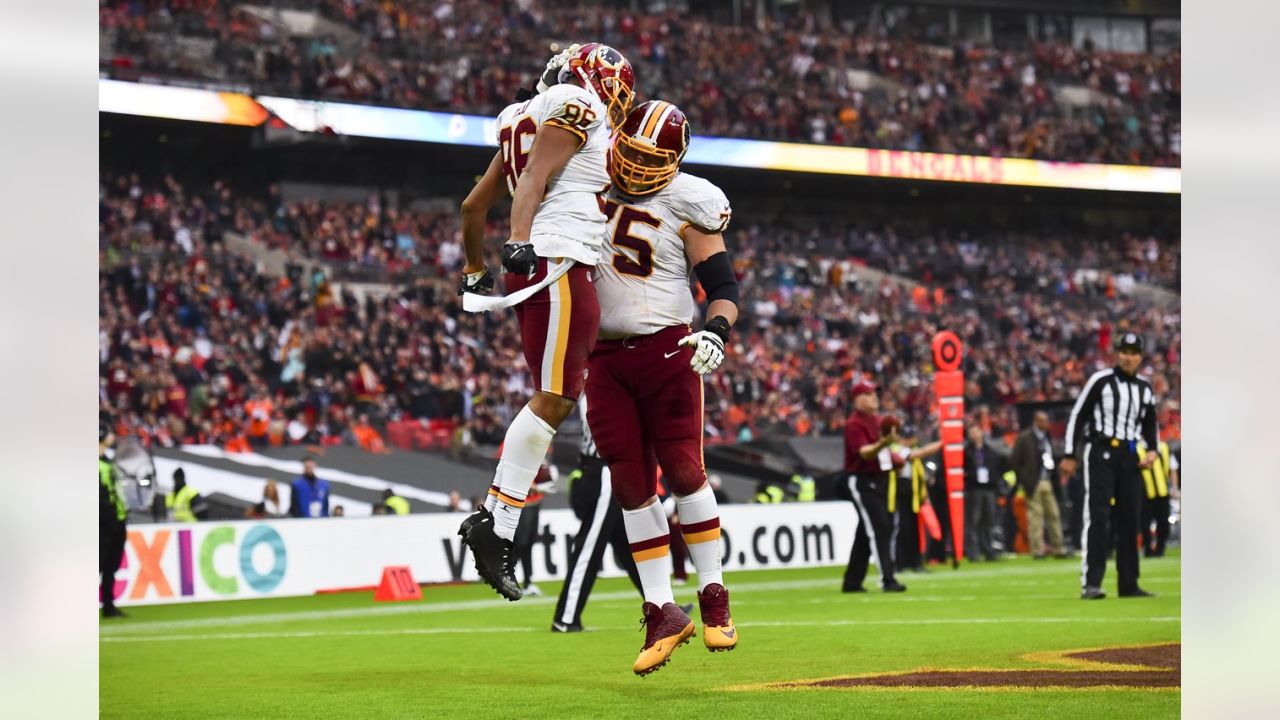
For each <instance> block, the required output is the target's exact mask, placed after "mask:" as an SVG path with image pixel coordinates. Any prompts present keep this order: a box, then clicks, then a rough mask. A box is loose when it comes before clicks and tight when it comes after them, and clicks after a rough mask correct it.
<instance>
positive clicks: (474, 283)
mask: <svg viewBox="0 0 1280 720" xmlns="http://www.w3.org/2000/svg"><path fill="white" fill-rule="evenodd" d="M491 292H493V273H491V272H489V268H485V269H484V270H481V271H480V272H477V273H470V274H468V273H463V274H462V284H461V285H459V286H458V294H459V295H461V294H463V293H475V294H477V295H488V294H489V293H491Z"/></svg>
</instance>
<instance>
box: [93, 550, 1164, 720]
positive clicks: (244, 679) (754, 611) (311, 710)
mask: <svg viewBox="0 0 1280 720" xmlns="http://www.w3.org/2000/svg"><path fill="white" fill-rule="evenodd" d="M1079 568H1080V565H1079V560H1050V561H1043V562H1032V561H1030V560H1021V559H1018V560H1005V561H1001V562H998V563H983V564H977V565H972V566H965V567H962V568H961V569H960V570H958V571H953V570H951V569H949V568H947V569H934V570H932V571H930V572H928V573H925V574H923V575H920V574H906V575H904V577H903V580H904V582H906V583H907V584H908V585H909V586H910V590H909V591H908V592H907V593H905V594H904V595H884V594H881V593H879V592H870V593H867V594H865V595H844V594H841V593H840V592H839V585H840V575H841V573H842V572H843V569H842V568H822V569H806V570H790V571H755V572H739V573H732V574H729V575H728V576H727V578H726V585H728V587H729V589H730V592H731V595H732V600H733V611H734V612H733V615H734V619H735V621H736V623H737V625H738V627H739V628H741V638H742V640H741V644H740V645H739V647H738V649H737V650H736V651H734V652H731V653H719V654H714V655H713V654H711V653H708V652H707V651H706V650H705V649H704V648H703V647H702V641H701V635H699V637H698V638H696V639H695V640H694V641H693V642H691V643H690V644H688V645H685V646H684V647H682V648H681V649H680V650H678V651H677V652H676V653H675V655H674V656H673V657H672V660H671V663H670V664H668V665H667V666H666V667H665V668H664V669H662V670H661V671H659V672H658V673H656V674H654V675H651V676H649V677H646V678H637V677H635V676H634V675H632V673H631V663H632V662H633V661H634V660H635V656H636V654H637V652H638V651H639V649H640V645H641V642H642V641H643V637H644V636H643V634H642V632H641V631H640V625H639V623H638V620H639V617H640V613H639V605H640V602H639V599H638V595H637V594H636V593H635V592H634V590H633V589H632V588H631V587H630V585H629V584H628V583H627V581H626V580H625V579H621V580H604V581H601V582H599V583H597V585H596V589H595V593H594V596H593V597H592V599H591V603H590V604H589V605H588V607H587V612H586V614H585V618H584V623H585V624H586V625H587V626H588V628H589V630H590V631H589V632H584V633H579V634H573V635H560V634H552V633H551V632H550V631H549V627H550V622H551V614H552V609H553V606H554V603H555V597H554V593H555V592H556V591H558V589H559V587H558V583H546V584H544V585H543V589H544V590H545V591H547V592H548V595H549V596H548V597H539V598H526V599H524V600H521V601H520V602H517V603H507V602H506V601H504V600H501V599H499V598H497V597H496V596H495V595H494V594H493V593H492V592H491V591H490V590H489V589H488V588H486V587H480V586H465V587H442V588H427V589H426V590H425V591H424V595H425V599H424V600H423V601H422V602H409V603H374V602H373V601H372V593H353V594H345V595H329V596H317V597H306V598H286V599H273V600H255V601H240V602H218V603H203V604H193V605H171V606H154V607H141V608H133V609H129V610H128V612H129V613H130V617H129V618H127V619H124V620H119V621H111V622H109V623H104V624H103V625H102V626H101V632H100V645H99V648H100V668H101V691H100V692H101V697H100V707H101V712H102V715H103V717H108V718H135V717H137V718H157V717H165V718H170V717H182V718H259V717H269V718H289V717H299V718H328V717H343V718H356V717H394V718H417V717H467V718H489V717H492V718H570V717H572V718H599V717H647V716H658V717H700V718H710V717H735V716H736V717H739V718H746V717H769V718H815V717H835V716H840V717H858V718H879V717H886V718H952V717H955V718H1057V717H1062V718H1081V717H1088V716H1093V717H1098V716H1101V717H1107V718H1144V719H1146V718H1158V717H1176V716H1177V715H1178V712H1179V701H1180V695H1181V693H1180V691H1178V690H1170V689H1164V690H1153V689H1145V688H1144V689H1117V688H1110V689H1107V688H1093V689H1075V690H1066V689H955V688H951V689H927V688H921V689H892V690H890V689H799V690H787V689H766V688H757V689H741V688H740V687H738V686H743V685H753V684H762V683H772V682H779V681H787V680H797V679H805V678H819V677H830V676H834V675H854V674H858V675H863V674H868V673H876V672H891V671H907V670H915V669H919V668H938V669H941V668H956V669H972V668H993V669H1001V668H1027V667H1055V666H1054V665H1051V664H1049V663H1050V662H1051V661H1048V660H1044V659H1039V660H1037V659H1029V658H1026V657H1025V656H1026V655H1028V654H1030V653H1037V652H1046V651H1065V650H1074V649H1085V648H1097V647H1105V646H1120V645H1137V644H1152V643H1161V642H1177V641H1178V640H1179V638H1180V635H1181V611H1180V604H1181V603H1180V600H1181V592H1180V590H1181V585H1180V561H1179V559H1178V558H1177V557H1176V556H1174V557H1169V558H1163V559H1159V560H1154V561H1145V562H1144V563H1143V567H1142V584H1143V585H1144V586H1145V587H1146V588H1147V589H1148V590H1152V591H1154V592H1156V593H1158V595H1159V597H1156V598H1152V599H1119V598H1116V597H1115V596H1114V591H1115V574H1114V567H1112V568H1109V570H1108V577H1107V584H1106V589H1107V590H1108V592H1109V593H1110V594H1111V596H1110V597H1108V598H1107V599H1106V600H1103V601H1097V602H1083V601H1081V600H1079V599H1078V597H1077V593H1078V582H1079V572H1080V570H1079ZM874 572H875V571H874V569H873V570H872V578H871V579H869V580H868V583H867V586H868V587H869V588H870V587H873V586H874V584H875V579H874V577H875V576H874ZM693 591H694V588H693V586H692V585H688V586H684V587H678V588H677V589H676V596H677V600H678V601H680V602H686V601H691V600H692V599H693ZM694 620H695V621H697V620H698V618H697V614H696V611H695V612H694ZM730 688H735V689H730Z"/></svg>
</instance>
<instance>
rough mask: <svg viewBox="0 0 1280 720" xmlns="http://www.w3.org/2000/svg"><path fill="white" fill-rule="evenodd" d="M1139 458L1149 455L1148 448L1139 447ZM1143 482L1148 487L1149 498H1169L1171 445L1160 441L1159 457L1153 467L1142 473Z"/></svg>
mask: <svg viewBox="0 0 1280 720" xmlns="http://www.w3.org/2000/svg"><path fill="white" fill-rule="evenodd" d="M1138 454H1139V456H1142V455H1146V454H1147V446H1146V445H1142V444H1139V445H1138ZM1142 482H1144V483H1146V486H1147V498H1148V499H1150V500H1154V499H1156V498H1158V497H1169V443H1167V442H1164V441H1163V440H1162V441H1160V451H1159V457H1157V458H1156V461H1155V462H1154V463H1151V467H1149V468H1146V469H1145V470H1143V471H1142Z"/></svg>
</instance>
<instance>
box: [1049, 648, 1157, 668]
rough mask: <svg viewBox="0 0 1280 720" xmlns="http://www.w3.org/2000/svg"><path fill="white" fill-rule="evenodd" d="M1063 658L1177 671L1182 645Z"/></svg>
mask: <svg viewBox="0 0 1280 720" xmlns="http://www.w3.org/2000/svg"><path fill="white" fill-rule="evenodd" d="M1064 657H1069V658H1073V659H1076V660H1086V661H1089V662H1094V663H1105V664H1107V665H1140V666H1142V667H1147V668H1160V669H1162V670H1177V669H1179V668H1181V667H1182V645H1181V644H1180V643H1169V644H1168V645H1149V646H1147V647H1127V648H1104V649H1102V650H1086V651H1083V652H1073V653H1067V654H1066V655H1065V656H1064Z"/></svg>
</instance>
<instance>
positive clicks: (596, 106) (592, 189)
mask: <svg viewBox="0 0 1280 720" xmlns="http://www.w3.org/2000/svg"><path fill="white" fill-rule="evenodd" d="M608 118H609V113H608V111H607V110H606V109H605V106H604V103H602V102H600V99H599V98H597V97H596V95H595V93H593V92H591V91H590V90H586V89H584V88H581V87H578V86H577V85H573V84H568V83H566V84H562V85H555V86H552V87H551V88H549V89H547V91H546V92H543V93H540V94H538V95H536V96H534V97H533V98H531V99H529V100H526V101H525V102H522V103H516V104H514V105H508V106H507V107H506V108H505V109H503V111H502V112H501V113H499V114H498V149H499V151H500V152H501V153H502V171H503V174H504V175H506V179H507V191H508V192H509V193H511V194H512V195H514V194H515V192H516V182H517V181H518V180H519V177H520V173H522V172H524V167H525V164H526V163H527V162H528V160H529V150H530V149H531V148H532V147H533V138H534V135H536V134H537V132H538V128H540V127H542V126H543V125H554V126H556V127H559V128H563V129H565V130H568V131H570V132H572V133H573V134H574V135H577V136H578V139H579V141H580V142H581V143H582V145H581V147H579V148H578V152H576V153H574V155H573V157H571V158H569V162H567V163H565V166H564V168H563V169H562V170H561V171H560V173H559V174H558V175H555V176H553V177H552V178H551V181H550V182H549V183H548V184H547V193H546V195H545V196H544V197H543V199H542V204H541V205H539V206H538V211H537V213H536V214H535V215H534V216H533V228H532V229H531V231H530V233H529V240H530V242H532V243H533V248H534V250H535V251H536V252H537V253H538V255H540V256H542V257H569V258H573V259H574V260H577V261H578V262H581V263H585V264H587V265H595V264H596V263H598V262H600V261H601V259H602V258H603V257H604V252H605V249H604V242H603V237H604V226H605V217H604V214H603V213H601V212H600V203H599V201H598V199H597V196H598V195H599V194H600V193H602V192H604V190H605V189H606V188H607V187H608V185H609V174H608V171H607V170H606V168H605V155H606V153H607V152H608V150H609V137H610V134H611V130H610V129H609V119H608Z"/></svg>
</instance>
